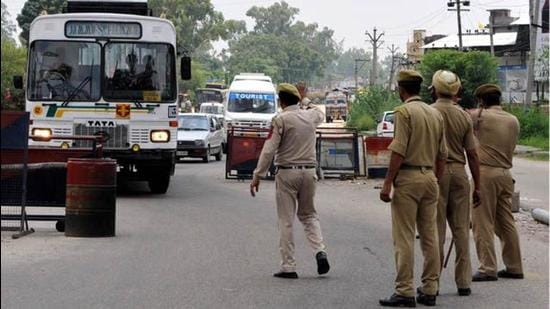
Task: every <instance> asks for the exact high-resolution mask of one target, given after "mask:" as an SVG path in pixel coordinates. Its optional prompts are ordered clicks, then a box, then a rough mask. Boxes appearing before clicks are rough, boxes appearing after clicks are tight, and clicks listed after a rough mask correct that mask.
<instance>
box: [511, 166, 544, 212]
mask: <svg viewBox="0 0 550 309" xmlns="http://www.w3.org/2000/svg"><path fill="white" fill-rule="evenodd" d="M513 164H514V167H513V168H512V174H513V175H514V179H515V180H516V191H519V193H520V204H521V205H522V207H524V208H529V209H532V208H542V209H546V211H548V210H549V209H548V206H549V204H550V202H549V200H548V196H549V195H548V188H549V184H548V175H549V174H548V161H534V160H529V159H523V158H519V157H514V162H513Z"/></svg>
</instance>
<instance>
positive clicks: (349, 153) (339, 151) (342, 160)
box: [316, 127, 364, 178]
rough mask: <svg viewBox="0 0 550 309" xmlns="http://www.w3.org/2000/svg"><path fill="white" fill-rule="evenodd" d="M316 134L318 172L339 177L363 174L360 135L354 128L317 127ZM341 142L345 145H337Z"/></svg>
mask: <svg viewBox="0 0 550 309" xmlns="http://www.w3.org/2000/svg"><path fill="white" fill-rule="evenodd" d="M316 135H317V140H316V150H317V164H318V169H319V174H321V175H322V176H323V177H325V176H329V177H330V176H334V177H340V178H348V177H353V178H355V177H359V176H362V175H364V173H362V172H361V169H362V168H361V166H364V164H362V163H364V162H361V160H362V158H364V156H362V155H361V154H362V152H361V151H360V150H362V149H360V147H361V148H362V147H363V146H362V145H363V143H362V136H361V135H359V132H358V130H357V129H356V128H334V127H319V128H317V131H316ZM331 144H332V146H333V147H332V148H330V146H331ZM342 144H344V146H345V147H339V146H341V145H342ZM331 161H332V162H331ZM363 161H364V159H363Z"/></svg>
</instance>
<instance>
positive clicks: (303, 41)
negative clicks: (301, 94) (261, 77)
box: [228, 1, 337, 82]
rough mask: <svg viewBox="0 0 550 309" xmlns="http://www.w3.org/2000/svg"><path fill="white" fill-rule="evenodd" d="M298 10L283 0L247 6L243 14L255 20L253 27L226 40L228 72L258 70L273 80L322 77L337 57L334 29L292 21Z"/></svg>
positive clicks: (294, 80) (291, 80) (232, 73)
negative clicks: (264, 6)
mask: <svg viewBox="0 0 550 309" xmlns="http://www.w3.org/2000/svg"><path fill="white" fill-rule="evenodd" d="M298 12H299V10H298V9H297V8H293V7H290V6H289V5H288V4H287V3H286V2H284V1H281V2H277V3H274V4H273V5H271V6H269V7H267V8H263V7H257V6H253V7H252V8H250V9H249V10H248V11H247V13H246V15H247V16H249V17H251V18H252V19H254V21H255V25H254V28H253V30H252V31H250V32H247V33H245V34H242V35H239V36H238V37H235V38H234V39H232V40H230V41H229V51H228V53H229V58H228V68H229V71H230V75H236V74H238V73H240V72H262V73H265V74H268V75H270V76H271V77H272V78H273V80H274V81H275V82H280V81H288V82H296V81H299V80H308V81H311V80H312V79H314V78H320V77H322V76H323V75H324V73H325V68H326V67H327V66H328V65H329V64H330V63H331V62H332V61H333V60H335V59H336V57H337V44H336V42H334V40H333V38H332V37H333V34H334V32H333V31H332V30H330V29H328V28H326V27H324V28H322V29H321V28H320V27H319V25H317V24H315V23H313V24H306V23H304V22H301V21H295V17H296V15H297V14H298Z"/></svg>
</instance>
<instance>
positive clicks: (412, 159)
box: [388, 96, 447, 167]
mask: <svg viewBox="0 0 550 309" xmlns="http://www.w3.org/2000/svg"><path fill="white" fill-rule="evenodd" d="M409 102H410V103H409ZM394 123H395V134H394V138H393V141H392V142H391V144H390V146H388V149H389V150H391V151H393V152H396V153H398V154H400V155H401V156H403V157H404V160H403V164H405V165H411V166H429V167H433V166H434V164H435V161H436V159H438V160H446V159H447V143H446V141H445V125H444V123H443V117H441V114H440V113H439V112H437V110H436V109H434V108H432V107H430V106H429V105H428V104H426V103H424V102H422V101H421V99H420V97H419V96H414V97H411V98H409V99H407V100H406V101H405V104H403V105H400V106H398V107H397V108H396V109H395V113H394Z"/></svg>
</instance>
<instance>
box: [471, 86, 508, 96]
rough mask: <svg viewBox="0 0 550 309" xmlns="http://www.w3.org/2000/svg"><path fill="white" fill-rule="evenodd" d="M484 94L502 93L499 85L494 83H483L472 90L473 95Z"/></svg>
mask: <svg viewBox="0 0 550 309" xmlns="http://www.w3.org/2000/svg"><path fill="white" fill-rule="evenodd" d="M486 94H498V95H502V91H501V90H500V87H499V86H497V85H495V84H483V85H481V86H479V87H477V89H476V90H475V91H474V96H475V97H482V96H484V95H486Z"/></svg>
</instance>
